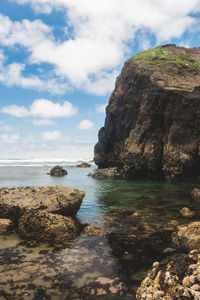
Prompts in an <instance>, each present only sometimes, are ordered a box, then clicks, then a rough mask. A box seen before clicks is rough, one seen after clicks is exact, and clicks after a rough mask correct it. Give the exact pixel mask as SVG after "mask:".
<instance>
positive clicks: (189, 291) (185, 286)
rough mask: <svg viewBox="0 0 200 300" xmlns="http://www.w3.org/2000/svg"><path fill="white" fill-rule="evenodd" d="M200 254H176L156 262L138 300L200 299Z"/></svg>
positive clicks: (139, 291)
mask: <svg viewBox="0 0 200 300" xmlns="http://www.w3.org/2000/svg"><path fill="white" fill-rule="evenodd" d="M199 272H200V254H199V251H197V250H193V251H191V252H190V253H189V254H175V255H172V256H170V257H168V258H166V259H164V260H163V261H161V262H160V263H159V262H155V263H154V264H153V267H152V269H151V270H150V271H149V272H148V275H147V277H146V278H145V279H144V280H143V282H142V283H141V286H140V287H139V289H138V290H137V296H136V298H137V299H138V300H144V299H145V300H161V299H162V300H172V299H174V300H175V299H177V300H181V299H185V300H187V299H193V300H199V299H200V278H199Z"/></svg>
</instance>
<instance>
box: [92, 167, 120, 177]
mask: <svg viewBox="0 0 200 300" xmlns="http://www.w3.org/2000/svg"><path fill="white" fill-rule="evenodd" d="M88 176H90V177H93V178H97V179H105V178H120V177H121V173H120V171H119V170H118V168H105V169H99V170H95V171H94V173H93V174H92V173H89V174H88Z"/></svg>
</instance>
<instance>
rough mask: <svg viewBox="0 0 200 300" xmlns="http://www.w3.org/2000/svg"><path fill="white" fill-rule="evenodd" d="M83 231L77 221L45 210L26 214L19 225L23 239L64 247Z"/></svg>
mask: <svg viewBox="0 0 200 300" xmlns="http://www.w3.org/2000/svg"><path fill="white" fill-rule="evenodd" d="M81 229H82V226H81V224H80V222H79V221H78V220H77V219H75V218H71V217H65V216H61V215H58V214H52V213H49V212H47V211H43V210H41V211H33V212H28V213H25V214H24V215H23V216H22V217H21V218H20V220H19V225H18V231H19V235H20V236H21V237H22V238H25V239H34V240H39V241H46V242H49V243H51V244H62V245H65V244H66V243H67V242H69V241H70V240H73V239H74V238H76V237H77V235H78V234H79V233H80V232H81Z"/></svg>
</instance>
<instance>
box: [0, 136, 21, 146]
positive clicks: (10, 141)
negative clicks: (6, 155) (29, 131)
mask: <svg viewBox="0 0 200 300" xmlns="http://www.w3.org/2000/svg"><path fill="white" fill-rule="evenodd" d="M19 139H20V135H19V134H1V135H0V140H1V143H5V144H14V143H15V142H16V141H18V140H19Z"/></svg>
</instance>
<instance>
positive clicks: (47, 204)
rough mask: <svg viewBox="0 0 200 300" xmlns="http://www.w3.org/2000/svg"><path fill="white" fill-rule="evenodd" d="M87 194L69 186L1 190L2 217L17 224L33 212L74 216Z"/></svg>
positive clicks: (0, 207)
mask: <svg viewBox="0 0 200 300" xmlns="http://www.w3.org/2000/svg"><path fill="white" fill-rule="evenodd" d="M84 195H85V193H84V192H83V191H81V190H78V189H74V188H72V187H69V186H68V187H67V186H47V187H21V188H10V189H9V188H2V189H0V217H4V218H10V219H12V220H14V221H15V222H17V221H18V219H19V218H20V217H21V216H22V215H23V214H24V213H25V212H29V211H32V210H46V211H48V212H51V213H57V214H61V215H65V216H74V215H75V214H76V213H77V211H78V210H79V208H80V206H81V203H82V199H83V197H84Z"/></svg>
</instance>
